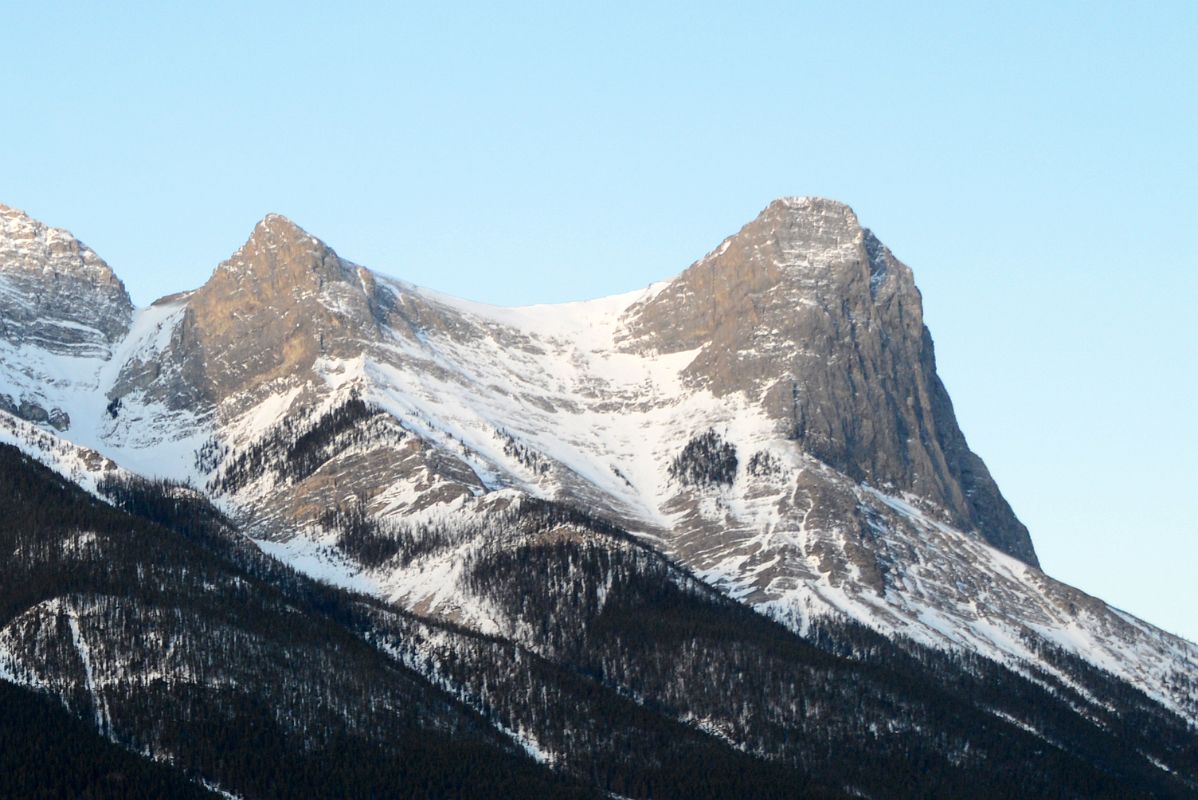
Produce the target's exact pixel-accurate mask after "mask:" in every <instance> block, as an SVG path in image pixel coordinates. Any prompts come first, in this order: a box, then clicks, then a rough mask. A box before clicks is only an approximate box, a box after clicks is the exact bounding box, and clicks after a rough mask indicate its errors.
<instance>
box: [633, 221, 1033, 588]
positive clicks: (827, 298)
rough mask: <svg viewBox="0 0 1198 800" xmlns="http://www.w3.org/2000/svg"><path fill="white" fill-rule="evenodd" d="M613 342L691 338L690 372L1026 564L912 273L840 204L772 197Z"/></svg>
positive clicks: (644, 347)
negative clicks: (973, 441) (970, 433)
mask: <svg viewBox="0 0 1198 800" xmlns="http://www.w3.org/2000/svg"><path fill="white" fill-rule="evenodd" d="M626 325H627V331H628V333H627V336H626V338H625V340H624V342H623V346H624V347H625V348H628V349H631V350H636V351H656V352H659V353H675V352H681V351H688V350H697V351H698V352H697V354H696V356H695V357H694V359H693V360H692V361H691V363H690V365H689V366H688V367H687V368H686V370H685V371H684V375H685V378H686V379H687V381H688V382H689V383H690V384H691V385H693V386H695V387H698V388H705V389H709V390H710V391H711V392H712V393H714V394H715V395H716V396H725V395H729V394H732V393H737V392H742V393H744V394H746V395H747V396H748V397H749V398H750V399H751V400H753V401H757V402H759V403H760V404H761V407H762V408H763V409H764V410H765V411H766V413H768V414H769V415H770V417H771V418H773V419H774V420H776V422H777V426H778V430H779V432H780V433H783V434H785V435H786V436H788V437H789V438H791V439H793V440H795V441H797V442H798V443H799V444H800V445H801V446H802V447H803V449H804V450H806V451H807V452H808V453H810V454H811V455H813V456H815V457H817V458H819V459H820V460H822V461H824V462H825V463H827V464H829V465H830V466H832V467H834V468H836V469H837V470H839V471H840V472H843V473H844V474H846V475H848V476H849V477H851V478H853V479H854V480H857V481H863V482H867V483H869V484H870V485H873V486H876V487H878V488H881V489H883V490H886V491H900V492H910V493H912V494H914V495H917V496H919V497H921V498H923V499H925V500H927V501H930V502H931V503H934V504H936V505H938V506H940V507H942V508H943V509H945V510H946V511H948V512H949V514H950V515H951V516H952V522H954V523H955V524H957V525H959V526H962V527H966V528H972V529H975V530H977V531H978V532H979V533H980V535H981V536H982V537H983V538H985V539H986V541H988V542H989V543H991V544H993V545H995V546H996V547H998V548H1000V549H1002V550H1004V551H1005V552H1007V553H1009V554H1011V555H1013V556H1015V557H1017V558H1020V559H1021V560H1023V561H1025V562H1027V563H1030V564H1035V563H1036V555H1035V551H1034V549H1033V547H1032V543H1031V539H1030V537H1029V536H1028V533H1027V529H1026V528H1024V526H1023V525H1022V524H1021V523H1020V522H1019V520H1018V519H1016V517H1015V515H1014V513H1013V512H1012V511H1011V508H1010V506H1009V505H1008V504H1007V503H1006V501H1005V500H1004V499H1003V497H1002V494H1001V493H1000V492H999V490H998V487H997V486H996V485H995V483H994V481H993V479H992V478H991V477H990V474H989V472H988V471H987V470H986V467H985V465H984V464H983V463H982V461H981V459H980V458H978V457H977V456H976V455H975V454H974V453H973V452H972V451H971V450H970V449H969V447H968V445H967V444H966V442H965V437H964V435H963V434H962V433H961V430H960V428H959V427H958V426H957V421H956V417H955V415H954V414H953V408H952V403H951V401H950V400H949V397H948V394H947V392H946V391H945V389H944V386H943V384H942V383H941V381H940V379H939V377H938V376H937V374H936V359H935V353H934V350H933V347H932V338H931V335H930V334H929V332H928V329H927V327H926V326H925V325H924V324H923V308H922V303H921V299H920V294H919V290H918V289H917V288H916V287H915V282H914V279H913V277H912V274H911V270H910V269H909V268H907V266H905V265H904V264H903V263H902V262H900V261H899V260H898V259H896V258H895V257H894V255H893V254H892V253H891V252H890V251H889V250H888V249H887V248H886V247H885V245H883V244H882V243H881V242H879V241H878V239H877V238H876V237H875V236H874V235H873V234H872V233H870V232H869V231H868V230H866V229H864V228H862V227H861V225H860V223H859V222H858V221H857V217H856V215H855V214H854V213H853V211H852V209H850V208H849V207H848V206H846V205H844V204H842V203H837V202H834V201H830V200H823V199H816V198H787V199H783V200H778V201H776V202H774V203H772V204H771V205H770V206H769V207H768V208H766V209H765V211H763V212H762V213H761V215H760V216H758V217H757V218H756V219H755V220H753V221H752V222H750V223H749V224H748V225H746V226H745V227H744V228H743V229H742V230H741V231H740V232H739V233H737V234H736V235H734V236H732V237H730V238H728V239H727V240H725V241H724V243H723V244H721V245H720V247H719V248H717V249H716V250H715V251H713V252H712V253H711V254H709V255H708V256H706V257H705V258H703V259H702V260H700V261H699V262H697V263H696V264H694V265H692V266H691V267H690V268H689V269H687V270H686V271H685V272H683V273H682V274H681V275H680V276H679V277H678V278H676V279H675V280H674V281H672V282H671V283H670V284H669V285H668V286H667V287H666V288H665V289H664V290H662V291H661V292H660V293H658V294H657V295H656V296H655V297H653V298H652V299H650V300H648V301H647V302H645V303H643V304H640V305H638V306H636V307H634V308H632V309H630V311H629V312H628V314H627V317H626Z"/></svg>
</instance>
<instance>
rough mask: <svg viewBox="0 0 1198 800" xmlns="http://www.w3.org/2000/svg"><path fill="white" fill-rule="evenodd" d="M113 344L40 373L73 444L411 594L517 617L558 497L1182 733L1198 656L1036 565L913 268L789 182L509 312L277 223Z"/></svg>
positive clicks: (721, 570)
mask: <svg viewBox="0 0 1198 800" xmlns="http://www.w3.org/2000/svg"><path fill="white" fill-rule="evenodd" d="M38 347H41V349H40V350H38V351H37V352H38V353H51V352H53V351H54V350H55V349H56V347H57V345H46V346H42V345H38ZM58 349H61V348H58ZM30 352H31V351H29V350H22V351H20V352H17V351H12V355H11V356H6V359H5V361H4V370H3V375H2V376H0V379H2V380H5V381H9V382H10V385H14V386H15V385H17V384H18V383H19V381H20V380H22V379H21V377H20V376H21V374H23V373H22V371H21V370H22V368H23V367H22V365H23V364H25V363H28V362H29V361H30V360H31V356H30ZM110 352H111V354H112V355H111V356H110V357H104V355H103V354H99V355H95V354H90V353H89V354H88V355H87V356H86V359H84V358H83V356H80V357H79V358H78V359H76V361H72V362H70V363H69V364H63V363H61V362H56V361H53V360H51V359H49V357H48V356H47V357H45V358H44V359H43V361H42V362H39V363H44V364H46V365H48V366H45V367H44V370H45V375H46V376H47V377H45V378H44V379H42V380H41V385H44V386H46V387H48V388H46V389H44V390H43V394H42V395H41V397H42V398H43V401H44V403H49V404H52V405H54V406H56V407H59V408H62V409H65V410H67V411H68V412H69V413H70V416H71V419H72V421H73V422H72V426H71V428H70V429H68V430H67V431H66V432H65V434H64V435H65V436H66V437H67V438H68V439H70V440H72V441H74V442H77V443H78V444H80V445H84V446H86V447H88V448H91V449H94V450H96V451H98V452H100V453H104V454H105V455H107V456H109V457H111V458H112V459H113V460H115V461H116V462H118V463H120V464H121V465H122V466H126V467H128V468H130V469H133V470H134V471H137V472H141V473H144V474H154V475H163V476H169V477H173V478H176V479H182V480H189V481H191V482H193V483H194V484H195V485H197V486H200V487H203V488H204V489H205V490H206V491H207V492H208V493H209V494H210V495H211V496H212V497H213V498H214V499H215V500H216V501H217V502H218V503H219V504H220V505H221V506H222V507H223V508H224V509H225V510H227V511H228V512H230V513H231V514H232V515H234V517H235V518H236V519H238V520H239V521H240V522H241V523H242V524H243V525H245V526H246V529H247V530H248V531H250V532H251V533H252V535H253V536H255V538H257V539H258V540H259V541H260V542H261V543H262V547H263V548H264V549H266V550H268V551H269V552H271V553H272V554H274V555H276V556H278V557H280V558H283V559H285V560H288V561H289V562H290V563H292V564H294V565H295V566H296V567H298V568H300V569H303V570H306V571H310V572H312V573H313V574H318V575H321V576H323V577H326V578H328V579H331V580H334V581H338V582H341V583H344V584H346V585H349V586H353V587H355V588H359V589H364V590H367V591H370V592H373V593H375V594H377V595H378V596H380V597H383V598H386V599H388V600H391V601H393V602H395V603H397V604H399V605H400V606H401V607H404V608H407V609H412V610H415V611H418V612H419V613H422V614H428V615H431V616H433V617H440V618H443V619H447V620H450V621H454V622H458V623H461V624H464V625H467V626H469V627H472V628H475V629H477V630H479V631H482V632H485V633H501V634H504V635H512V634H513V631H512V630H511V629H510V628H509V627H508V625H509V623H508V621H505V618H504V615H503V614H502V613H500V611H498V610H497V609H496V608H494V606H493V604H492V603H490V602H489V601H488V600H487V599H486V598H485V597H483V596H480V595H479V594H478V592H477V590H476V588H475V587H473V586H472V585H471V583H470V581H469V580H468V569H467V566H468V564H470V563H471V559H473V558H475V557H476V554H477V553H479V552H480V551H481V550H482V549H483V548H485V547H486V546H487V545H488V544H489V542H488V540H487V534H486V531H487V530H489V528H488V527H487V525H486V524H485V521H486V520H487V519H489V518H492V517H494V516H495V515H496V514H498V513H501V512H502V511H503V510H504V509H505V508H508V507H509V506H510V505H511V504H513V503H518V502H519V500H520V498H521V497H524V496H533V497H543V498H551V499H555V500H557V501H560V502H564V503H568V504H570V505H573V506H576V507H580V508H584V509H587V510H588V511H589V512H591V513H593V514H596V515H598V516H601V517H604V518H606V519H608V520H611V521H612V522H614V523H616V524H618V525H620V526H622V527H624V528H626V529H628V530H630V531H632V532H633V533H635V534H637V535H639V536H641V537H643V538H644V539H645V541H648V542H651V543H653V544H654V546H656V547H658V548H659V549H661V550H662V551H663V552H665V553H667V554H669V555H670V556H671V557H672V558H674V559H675V560H676V561H677V562H678V563H679V564H681V565H683V566H685V567H687V568H689V569H691V570H693V571H694V572H695V573H696V574H697V575H699V576H700V577H702V578H703V579H704V580H706V581H708V582H709V583H710V584H712V585H714V586H716V587H718V588H719V589H721V590H722V591H724V592H726V593H727V594H729V595H730V596H732V597H735V598H737V599H739V600H741V601H743V602H745V603H747V604H749V605H751V606H753V607H754V608H757V609H758V610H760V611H761V612H763V613H765V614H767V615H769V616H771V617H773V618H774V619H777V620H779V621H781V622H782V623H784V624H785V625H787V626H790V627H791V628H792V629H793V630H795V631H796V632H798V633H800V634H804V633H806V632H808V631H809V630H810V629H811V626H812V624H813V622H814V621H817V620H821V619H826V618H834V617H836V616H839V615H843V616H847V617H848V618H851V619H856V620H859V621H861V622H863V623H865V624H866V625H868V626H870V627H873V628H874V629H876V630H878V631H880V632H882V633H885V634H887V635H902V636H906V637H911V638H913V639H915V640H916V641H919V642H923V643H926V644H930V645H933V646H937V647H947V648H961V649H964V650H969V651H976V652H978V653H981V654H983V655H986V656H988V657H991V658H994V659H996V660H998V661H1000V662H1003V663H1006V664H1009V665H1010V666H1011V667H1012V668H1013V669H1015V670H1017V671H1020V672H1024V673H1026V674H1029V675H1036V674H1039V671H1040V670H1043V671H1044V672H1046V673H1048V674H1050V675H1053V676H1055V678H1056V679H1058V680H1061V681H1066V682H1075V683H1077V682H1079V681H1080V682H1081V683H1079V684H1078V685H1077V687H1076V688H1077V690H1078V691H1081V692H1087V691H1090V688H1088V687H1087V685H1085V680H1086V679H1085V678H1079V677H1078V676H1076V675H1075V674H1074V671H1072V670H1071V669H1070V668H1069V667H1068V665H1067V663H1066V662H1065V661H1064V660H1063V659H1062V657H1060V656H1059V655H1057V654H1059V653H1066V654H1070V653H1071V654H1075V655H1077V656H1079V657H1081V658H1082V659H1085V660H1087V661H1089V662H1090V663H1092V664H1095V665H1097V666H1099V667H1101V668H1102V669H1105V670H1109V671H1110V672H1111V673H1113V674H1114V675H1117V676H1119V677H1120V678H1122V679H1124V680H1127V681H1129V682H1131V683H1132V684H1133V685H1135V686H1138V687H1140V688H1141V689H1143V690H1144V691H1145V692H1147V693H1148V694H1149V695H1150V696H1152V697H1154V698H1156V699H1157V700H1159V701H1160V702H1161V703H1163V704H1165V705H1166V706H1167V707H1169V708H1171V709H1173V710H1174V711H1176V712H1177V713H1179V714H1181V715H1183V716H1185V717H1186V718H1188V719H1189V720H1191V721H1193V722H1198V683H1196V680H1195V674H1196V666H1195V665H1196V664H1198V648H1196V647H1195V646H1194V645H1193V644H1191V643H1188V642H1185V641H1183V640H1181V639H1178V638H1176V637H1173V636H1170V635H1168V634H1166V633H1164V632H1162V631H1160V630H1158V629H1155V628H1153V627H1152V626H1150V625H1148V624H1146V623H1143V622H1141V621H1139V620H1136V619H1134V618H1132V617H1130V616H1128V615H1126V614H1123V613H1122V612H1119V611H1118V610H1115V609H1112V608H1110V607H1108V606H1106V605H1105V604H1104V603H1102V602H1101V601H1100V600H1097V599H1095V598H1092V597H1089V596H1087V595H1085V594H1083V593H1081V592H1079V591H1077V590H1075V589H1072V588H1071V587H1068V586H1065V585H1063V584H1061V583H1059V582H1057V581H1054V580H1052V579H1051V578H1049V577H1048V576H1046V575H1044V574H1043V573H1042V572H1041V571H1040V570H1039V569H1038V568H1037V566H1036V559H1035V553H1034V550H1033V548H1032V545H1031V540H1030V538H1029V537H1028V535H1027V531H1026V529H1024V528H1023V526H1022V525H1021V524H1020V523H1019V522H1018V520H1017V519H1016V517H1015V516H1014V514H1013V513H1012V511H1011V509H1010V507H1009V506H1008V505H1007V504H1006V502H1005V500H1003V498H1002V496H1001V494H1000V493H999V491H998V488H997V487H996V486H995V485H994V482H993V480H992V479H991V478H990V476H989V474H988V472H987V471H986V469H985V466H984V464H983V463H982V462H981V460H980V459H979V458H978V457H977V456H976V455H974V454H973V453H972V452H971V451H970V450H969V448H968V446H967V445H966V443H965V439H964V436H963V435H962V434H961V432H960V430H959V429H958V427H957V424H956V421H955V418H954V416H953V413H952V407H951V403H950V401H949V399H948V395H947V393H946V392H945V390H944V387H943V386H942V384H941V383H940V381H939V379H938V378H937V376H936V373H935V362H934V355H933V352H932V345H931V338H930V336H929V334H928V332H927V330H926V328H925V327H924V326H923V323H922V311H921V307H920V299H919V294H918V291H917V290H916V289H915V285H914V282H913V279H912V277H911V272H910V270H909V269H907V268H906V267H905V266H904V265H902V264H901V263H900V262H898V261H897V260H896V259H895V258H894V257H893V255H891V254H890V253H889V251H888V250H886V248H885V247H884V246H882V245H881V244H880V243H879V242H878V241H877V240H876V238H874V237H873V235H872V234H870V233H869V232H868V231H867V230H865V229H863V228H862V227H861V226H860V224H859V223H858V222H857V219H856V217H855V216H854V215H853V213H852V211H851V210H849V209H848V208H847V207H846V206H844V205H842V204H839V203H834V202H831V201H826V200H816V199H809V198H800V199H787V200H781V201H778V202H775V203H773V204H771V205H770V206H769V207H768V208H767V209H766V210H765V211H764V212H763V213H762V215H761V216H760V217H758V219H756V220H754V221H753V222H751V223H750V224H749V225H747V226H746V227H745V228H744V229H743V230H742V231H741V232H739V233H738V234H736V235H735V236H732V237H730V238H729V239H727V240H726V241H725V242H724V243H723V244H721V245H720V247H718V248H717V249H716V250H715V251H713V252H712V253H711V254H709V255H708V256H706V257H705V258H703V259H701V260H700V261H699V262H697V263H696V264H695V265H693V266H691V267H690V268H689V269H687V270H686V271H684V272H683V273H681V274H680V275H678V276H677V277H675V278H674V279H672V280H669V281H666V282H663V283H659V284H654V285H653V286H650V287H648V288H647V289H645V290H643V291H639V292H634V293H631V294H628V295H623V296H619V297H613V298H606V299H602V300H597V301H592V302H586V303H572V304H565V305H561V306H540V307H527V308H516V309H501V308H494V307H490V306H485V305H481V304H476V303H470V302H466V301H462V300H457V299H454V298H450V297H446V296H443V295H440V294H437V293H435V292H431V291H428V290H425V289H420V288H417V287H414V286H411V285H408V284H405V283H403V282H400V281H395V280H392V279H388V278H384V277H382V276H379V275H376V274H374V273H372V272H370V271H368V270H366V269H364V268H361V267H358V266H356V265H353V264H350V263H348V262H346V261H344V260H342V259H340V258H339V257H338V256H337V255H336V254H335V253H334V252H333V251H332V250H331V249H330V248H328V247H327V246H326V245H324V244H323V243H321V242H319V240H317V239H315V238H313V237H311V236H310V235H308V234H307V233H306V232H304V231H302V230H301V229H299V228H298V227H296V226H295V225H294V224H293V223H291V222H290V221H288V220H286V219H284V218H282V217H278V216H270V217H267V218H266V219H264V220H263V221H262V222H261V223H259V225H258V226H257V227H256V228H255V230H254V232H253V235H252V236H251V237H250V239H249V241H247V243H246V244H245V245H244V246H243V247H242V248H241V249H240V250H239V251H238V252H237V253H236V254H234V256H233V257H232V258H230V260H229V261H227V262H225V263H224V264H222V265H221V266H220V267H218V269H217V270H216V272H215V273H214V275H213V277H212V279H211V280H210V281H209V282H208V283H207V284H205V286H204V287H202V288H200V289H199V290H197V291H195V292H193V293H189V294H186V295H180V296H177V297H175V298H171V299H168V300H166V301H162V302H161V303H160V304H158V305H155V306H152V307H150V308H148V309H144V310H140V311H137V312H135V313H133V314H132V316H131V323H130V326H129V328H128V333H127V334H125V335H124V336H123V337H120V338H117V339H116V340H114V341H113V343H112V344H111V346H110ZM39 357H41V356H39ZM80 359H82V360H80ZM84 363H86V364H87V365H88V369H90V371H88V370H85V369H83V368H82V367H81V366H80V365H81V364H84ZM55 370H58V372H55ZM14 436H15V435H14ZM15 438H16V439H19V438H20V437H19V436H15ZM355 518H364V519H368V520H371V521H372V524H374V525H375V526H376V528H375V529H372V530H373V532H372V534H371V536H372V537H373V538H372V542H371V546H370V547H368V548H363V547H361V546H358V547H355V545H354V541H355V540H354V539H353V538H352V537H351V536H348V535H347V527H346V524H345V520H347V519H355ZM379 542H383V543H384V546H381V547H380V546H379ZM358 544H361V543H360V542H359V543H358ZM1037 679H1039V678H1037Z"/></svg>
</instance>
